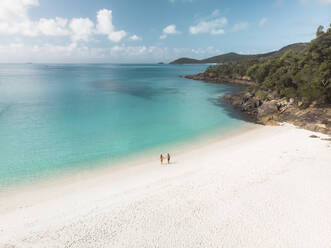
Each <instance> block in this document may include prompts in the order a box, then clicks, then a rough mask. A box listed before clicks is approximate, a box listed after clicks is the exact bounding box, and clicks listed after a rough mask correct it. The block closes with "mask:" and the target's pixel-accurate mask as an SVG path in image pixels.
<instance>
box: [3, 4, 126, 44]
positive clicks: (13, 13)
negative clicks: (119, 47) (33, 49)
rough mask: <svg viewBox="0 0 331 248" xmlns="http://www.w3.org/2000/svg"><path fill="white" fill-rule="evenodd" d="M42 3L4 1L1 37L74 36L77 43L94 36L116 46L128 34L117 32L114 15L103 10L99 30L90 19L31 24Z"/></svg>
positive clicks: (98, 15)
mask: <svg viewBox="0 0 331 248" xmlns="http://www.w3.org/2000/svg"><path fill="white" fill-rule="evenodd" d="M38 5H39V2H38V0H0V35H7V36H8V35H16V36H30V37H33V36H39V35H45V36H71V39H72V40H73V41H78V40H83V41H88V40H89V37H90V36H91V35H92V34H95V33H97V34H103V35H107V37H108V39H109V40H111V41H114V42H119V41H121V40H122V39H123V38H124V37H125V36H126V32H125V31H124V30H119V31H117V30H115V27H114V25H113V23H112V11H111V10H107V9H102V10H100V11H98V12H97V27H96V29H94V23H93V22H92V21H91V20H90V19H89V18H73V19H72V20H71V21H70V22H69V21H68V19H66V18H60V17H56V18H55V19H52V18H51V19H46V18H41V19H40V20H37V21H32V20H30V18H29V16H28V9H29V8H30V7H33V6H38Z"/></svg>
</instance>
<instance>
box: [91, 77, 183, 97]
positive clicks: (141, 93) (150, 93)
mask: <svg viewBox="0 0 331 248" xmlns="http://www.w3.org/2000/svg"><path fill="white" fill-rule="evenodd" d="M90 86H92V87H95V88H97V89H100V90H102V91H112V92H117V93H122V94H127V95H131V96H135V97H141V98H144V99H152V98H153V97H156V96H159V95H162V94H177V93H179V91H178V90H177V89H175V88H170V87H167V88H153V87H151V86H148V85H141V84H128V83H123V82H120V81H113V80H103V81H95V82H91V83H90Z"/></svg>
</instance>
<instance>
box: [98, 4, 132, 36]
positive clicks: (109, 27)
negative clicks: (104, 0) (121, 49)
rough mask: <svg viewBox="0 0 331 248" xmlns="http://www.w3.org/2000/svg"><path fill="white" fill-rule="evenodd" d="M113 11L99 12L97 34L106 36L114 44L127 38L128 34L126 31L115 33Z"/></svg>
mask: <svg viewBox="0 0 331 248" xmlns="http://www.w3.org/2000/svg"><path fill="white" fill-rule="evenodd" d="M112 19H113V17H112V11H111V10H107V9H102V10H99V11H98V13H97V21H98V23H97V29H96V30H97V33H99V34H105V35H107V36H108V39H109V40H111V41H114V42H119V41H121V40H122V39H123V38H124V37H125V36H126V32H125V31H124V30H120V31H115V27H114V25H113V20H112Z"/></svg>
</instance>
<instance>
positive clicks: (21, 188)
mask: <svg viewBox="0 0 331 248" xmlns="http://www.w3.org/2000/svg"><path fill="white" fill-rule="evenodd" d="M257 128H259V125H258V124H253V123H250V122H247V123H242V124H240V125H239V126H238V127H237V128H236V129H233V130H227V131H225V130H224V129H223V128H222V127H221V128H216V129H215V130H213V131H209V132H207V133H205V134H203V135H197V136H195V137H191V138H189V139H185V140H181V141H174V142H170V143H168V144H163V145H159V146H156V147H153V148H149V149H146V150H143V151H139V152H135V153H132V154H128V155H125V156H122V157H120V158H117V159H114V160H111V161H107V160H105V161H103V162H94V163H85V164H83V166H81V167H74V168H70V169H66V170H64V171H54V174H53V175H50V174H44V175H40V176H38V177H36V178H34V179H33V180H24V181H20V182H15V183H11V184H9V185H5V186H2V187H0V202H1V199H6V198H8V197H9V198H13V197H15V198H18V199H20V198H21V196H22V195H25V194H29V193H31V192H32V193H34V192H35V191H36V192H38V191H39V189H40V188H42V191H44V190H45V188H52V187H57V185H59V184H61V185H62V184H73V183H80V182H82V181H84V180H86V179H89V178H96V177H98V176H100V175H102V174H105V173H108V174H109V173H118V172H121V171H123V170H127V169H130V168H131V167H139V166H141V165H143V164H146V163H147V164H150V163H155V162H156V163H159V155H160V153H161V152H163V153H164V152H165V151H170V153H171V155H172V157H173V158H174V159H175V158H176V157H178V156H182V155H183V154H185V153H188V152H190V151H194V150H196V149H199V148H200V147H201V146H202V147H204V146H208V145H210V144H213V143H217V142H220V140H227V139H231V137H236V136H238V135H241V134H243V133H245V132H249V131H251V130H255V129H257ZM220 131H222V132H220ZM174 151H175V152H174ZM38 194H42V192H40V191H39V192H38ZM3 211H4V208H3V206H1V205H0V214H1V213H2V212H3Z"/></svg>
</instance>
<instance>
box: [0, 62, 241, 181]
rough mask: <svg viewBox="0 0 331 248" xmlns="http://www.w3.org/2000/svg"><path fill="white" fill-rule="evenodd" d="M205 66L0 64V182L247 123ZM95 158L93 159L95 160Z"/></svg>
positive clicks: (52, 171) (137, 150) (54, 170)
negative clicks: (200, 76)
mask: <svg viewBox="0 0 331 248" xmlns="http://www.w3.org/2000/svg"><path fill="white" fill-rule="evenodd" d="M205 69H206V66H204V65H190V66H189V65H181V66H178V65H134V64H128V65H113V64H98V65H92V64H91V65H90V64H84V65H82V64H78V65H74V64H70V65H68V64H58V65H54V64H52V65H44V64H40V65H35V64H13V65H4V64H2V65H0V185H6V184H9V183H13V182H16V181H24V180H34V179H36V178H38V177H40V176H41V175H52V174H54V173H57V172H59V171H63V170H66V169H73V168H75V169H77V168H78V169H79V168H80V166H82V165H83V164H93V163H94V162H100V161H105V160H107V161H108V160H109V161H112V160H113V159H117V158H120V157H123V156H125V155H128V154H132V153H135V152H140V151H143V150H145V149H149V148H152V147H156V146H161V145H165V144H169V143H172V142H177V141H185V140H188V139H190V138H192V137H199V136H202V135H204V134H206V133H208V132H210V131H212V130H216V129H219V130H221V131H223V132H227V131H229V130H233V129H235V128H238V127H240V125H242V124H243V123H244V122H243V121H241V120H239V119H237V118H234V117H231V115H229V112H228V110H227V109H226V108H224V107H223V106H219V105H218V104H217V103H218V100H217V99H218V98H219V96H220V95H222V94H224V93H226V92H229V91H232V90H234V88H233V87H231V86H226V85H217V84H207V83H202V82H199V81H192V80H187V79H184V78H181V77H179V76H180V75H187V74H193V73H198V72H201V71H203V70H205ZM95 164H96V163H95Z"/></svg>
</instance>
